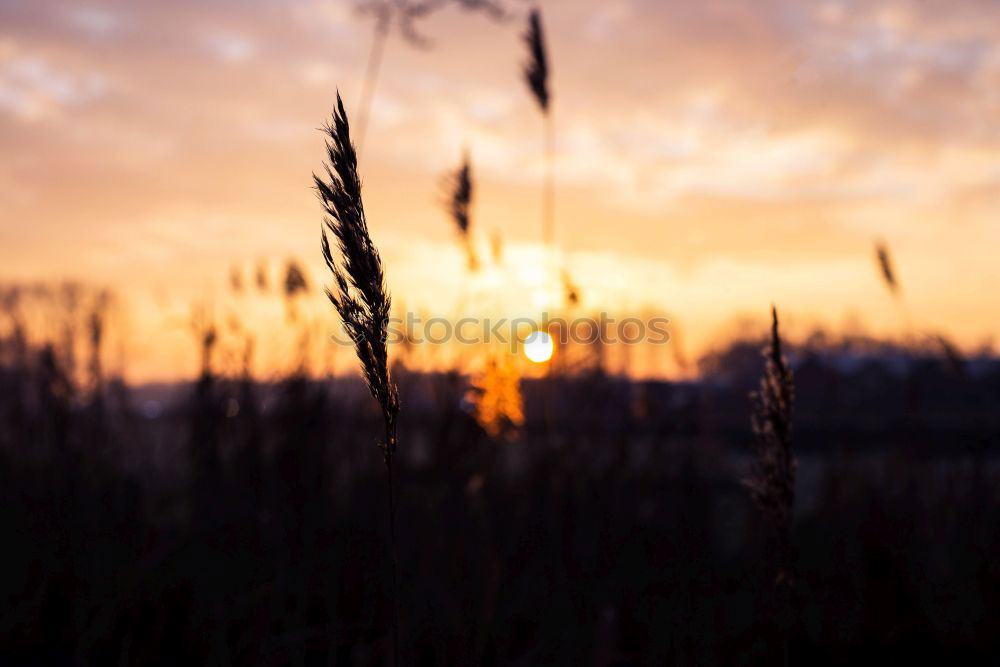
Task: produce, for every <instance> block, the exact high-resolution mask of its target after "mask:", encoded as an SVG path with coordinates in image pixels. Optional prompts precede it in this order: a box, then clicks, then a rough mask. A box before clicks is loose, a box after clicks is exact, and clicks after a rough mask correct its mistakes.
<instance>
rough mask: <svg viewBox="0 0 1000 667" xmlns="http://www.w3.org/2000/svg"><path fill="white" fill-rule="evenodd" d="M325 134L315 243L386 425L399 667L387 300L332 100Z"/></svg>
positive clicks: (343, 123) (395, 402) (351, 155)
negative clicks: (320, 212)
mask: <svg viewBox="0 0 1000 667" xmlns="http://www.w3.org/2000/svg"><path fill="white" fill-rule="evenodd" d="M324 132H325V134H326V135H327V137H328V140H327V141H326V153H327V160H328V162H326V163H325V164H324V171H325V178H321V177H319V176H316V175H315V174H313V182H314V184H315V186H316V190H317V192H318V195H319V199H320V201H321V203H322V205H323V210H324V211H325V212H326V215H325V216H324V218H323V227H322V228H321V229H322V231H321V235H320V243H321V247H322V251H323V259H324V260H325V261H326V265H327V267H328V268H329V269H330V273H331V274H332V275H333V280H334V283H335V286H334V288H333V289H331V288H329V287H327V288H326V295H327V297H328V298H329V299H330V302H331V303H332V304H333V306H334V308H335V309H336V310H337V313H338V314H339V315H340V318H341V320H343V323H344V327H345V329H346V330H347V333H348V334H349V335H350V337H351V339H352V340H353V341H354V348H355V351H356V352H357V355H358V359H359V360H360V361H361V368H362V371H363V374H364V378H365V382H366V384H367V385H368V389H369V390H370V391H371V393H372V396H373V397H374V398H375V400H376V401H378V404H379V407H380V408H381V411H382V418H383V422H384V426H385V439H384V441H383V442H381V443H380V445H379V446H380V447H381V449H382V457H383V461H384V463H385V470H386V488H387V491H388V500H389V547H390V556H391V560H392V645H393V659H394V664H397V665H398V664H399V575H398V559H397V554H396V501H395V490H394V486H393V468H392V463H393V456H394V455H395V453H396V444H397V442H396V419H397V417H398V415H399V395H398V393H397V390H396V384H395V383H394V382H393V380H392V379H391V378H390V377H389V364H388V350H387V348H386V339H387V334H388V331H387V329H388V323H389V313H390V307H391V299H390V297H389V294H388V292H387V290H386V286H385V276H384V273H383V270H382V259H381V258H380V257H379V253H378V249H377V248H376V247H375V244H374V243H372V240H371V236H370V235H369V234H368V222H367V220H366V218H365V209H364V204H363V203H362V200H361V179H360V178H359V177H358V157H357V153H356V151H355V148H354V145H353V144H352V143H351V132H350V126H349V124H348V121H347V114H346V113H345V112H344V103H343V101H342V100H341V98H340V93H339V92H338V93H337V106H336V108H335V109H334V111H333V124H332V125H327V126H326V127H325V128H324ZM327 232H330V233H331V234H332V235H333V236H334V237H335V238H336V239H337V245H338V248H337V249H338V255H339V261H338V260H337V259H335V258H334V254H333V249H332V248H331V246H330V240H329V238H328V236H327Z"/></svg>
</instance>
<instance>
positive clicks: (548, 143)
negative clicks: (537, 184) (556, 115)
mask: <svg viewBox="0 0 1000 667" xmlns="http://www.w3.org/2000/svg"><path fill="white" fill-rule="evenodd" d="M543 141H544V151H545V176H544V181H543V183H542V243H543V244H544V245H545V253H546V255H547V262H548V273H549V287H550V288H551V289H554V288H555V284H556V282H557V281H556V238H555V237H556V167H555V156H556V132H555V120H553V117H552V110H551V108H550V109H549V111H548V112H547V113H545V116H544V139H543Z"/></svg>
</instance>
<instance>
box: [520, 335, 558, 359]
mask: <svg viewBox="0 0 1000 667" xmlns="http://www.w3.org/2000/svg"><path fill="white" fill-rule="evenodd" d="M552 349H553V346H552V337H551V336H549V334H547V333H546V332H544V331H532V332H531V334H529V335H528V337H527V338H525V339H524V356H526V357H528V359H530V360H531V361H534V362H535V363H536V364H544V363H545V362H546V361H548V360H549V359H551V358H552Z"/></svg>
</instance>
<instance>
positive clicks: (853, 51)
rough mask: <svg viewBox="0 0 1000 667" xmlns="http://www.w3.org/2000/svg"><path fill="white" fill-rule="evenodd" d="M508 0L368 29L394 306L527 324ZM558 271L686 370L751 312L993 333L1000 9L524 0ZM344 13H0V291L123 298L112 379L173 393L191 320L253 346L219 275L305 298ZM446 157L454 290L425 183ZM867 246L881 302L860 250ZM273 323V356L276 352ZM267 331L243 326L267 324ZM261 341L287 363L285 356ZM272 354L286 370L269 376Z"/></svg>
mask: <svg viewBox="0 0 1000 667" xmlns="http://www.w3.org/2000/svg"><path fill="white" fill-rule="evenodd" d="M529 6H530V5H529V4H528V3H527V2H523V1H522V0H507V2H506V4H505V7H506V8H507V10H508V18H507V19H506V20H502V21H498V20H494V19H491V18H489V17H488V16H486V15H485V14H484V13H483V12H476V11H465V10H462V9H460V8H459V7H458V6H457V3H455V6H447V7H445V8H443V9H441V10H439V11H436V12H434V13H432V14H431V15H429V16H426V17H424V18H423V19H422V20H421V21H420V23H419V24H418V28H419V30H420V32H421V34H422V35H424V37H425V38H426V39H427V44H426V45H424V46H422V47H418V46H415V45H413V44H410V43H407V42H406V41H405V40H404V39H402V38H401V36H400V33H399V32H398V31H396V30H394V31H393V32H391V33H390V36H389V38H388V41H387V45H386V51H385V54H384V59H383V62H382V67H381V70H380V75H379V78H378V83H377V87H376V90H375V94H374V98H373V103H372V107H371V120H370V123H369V126H368V131H367V134H366V137H365V141H364V143H363V145H362V147H361V158H360V171H361V173H362V177H363V180H364V186H365V190H364V196H365V205H366V208H367V214H368V218H369V224H370V227H371V231H372V235H373V237H374V239H375V241H376V243H377V244H378V246H379V247H380V248H381V251H382V255H383V260H384V262H385V265H386V271H387V280H388V283H389V287H390V289H391V290H392V292H393V294H394V296H395V298H396V301H397V303H402V304H405V306H406V308H408V309H411V310H417V311H421V312H425V313H434V314H455V313H459V312H462V313H464V312H467V311H473V310H474V311H477V312H503V313H520V312H528V311H531V310H532V309H537V307H538V306H539V304H540V303H544V296H542V297H540V296H539V290H540V289H541V287H540V281H542V282H544V280H543V278H542V277H540V276H544V271H540V270H539V265H540V263H541V258H543V257H544V253H543V251H542V248H541V245H540V239H541V233H540V222H539V216H540V206H541V185H540V184H541V179H542V176H543V173H544V164H545V163H544V159H543V152H542V146H543V140H542V136H543V135H542V128H543V125H542V120H541V116H540V114H539V112H538V109H537V107H536V106H535V104H534V101H533V99H532V97H531V96H530V94H529V92H528V90H527V88H526V86H525V85H524V83H523V80H522V78H521V67H522V64H523V62H524V58H525V48H524V45H523V43H522V41H521V34H522V32H523V31H524V26H525V12H526V10H527V8H528V7H529ZM539 6H540V7H541V10H542V16H543V24H544V26H545V30H546V36H547V38H548V48H549V56H550V60H551V70H552V72H551V81H550V85H551V90H552V96H553V113H554V119H555V128H556V130H555V131H556V157H555V173H556V176H555V178H556V239H557V246H558V257H559V262H560V264H561V265H562V266H564V267H565V268H566V269H567V270H568V271H569V272H570V274H571V275H572V276H573V280H574V282H575V283H576V284H577V285H578V286H579V288H580V294H581V297H582V303H581V305H580V306H579V310H580V311H587V312H597V311H600V310H608V311H610V312H615V313H622V314H634V313H637V312H643V313H646V312H650V313H654V312H655V313H661V314H665V315H666V316H668V317H669V318H670V319H671V322H672V326H673V327H675V330H676V332H677V334H678V335H677V340H678V341H679V340H683V341H684V345H685V346H686V347H687V350H686V353H687V354H689V355H695V356H696V355H697V354H698V353H699V352H702V351H704V350H706V349H710V348H711V347H712V346H713V345H718V344H719V341H720V340H722V339H723V338H724V337H726V336H728V335H731V334H732V333H733V332H734V331H736V330H738V329H739V328H740V327H744V328H746V327H750V328H752V327H751V324H749V323H753V327H756V326H758V325H760V326H761V327H762V326H763V323H764V321H765V318H766V316H767V313H768V309H769V306H770V304H771V303H775V304H777V305H778V307H779V309H780V310H781V311H782V312H783V313H784V315H785V318H784V319H785V321H786V322H788V325H789V330H790V331H791V332H792V333H793V334H794V333H795V332H801V333H804V332H806V331H808V330H809V329H810V328H811V327H814V326H824V327H826V328H828V329H830V330H833V331H848V330H849V331H867V332H871V333H873V334H877V335H885V336H901V335H903V334H904V333H906V334H908V335H922V334H923V333H925V332H932V331H933V332H944V333H947V334H948V335H949V336H951V337H953V338H954V339H955V340H956V341H957V342H958V343H959V344H960V345H962V346H963V347H965V348H966V349H972V348H974V347H976V346H980V345H983V344H985V343H987V342H989V341H990V340H992V337H993V335H994V332H995V329H996V324H997V320H996V313H997V312H998V311H1000V290H997V289H996V287H997V286H998V285H1000V263H998V262H997V261H996V254H997V248H998V247H1000V244H998V242H1000V226H998V225H997V223H996V221H995V217H996V212H997V210H998V206H1000V121H998V120H997V119H998V118H1000V113H998V111H1000V39H998V37H1000V4H997V3H996V2H994V1H993V0H919V1H885V2H882V1H878V0H863V1H861V0H859V1H846V0H845V1H839V0H828V1H816V2H804V1H798V0H796V1H792V0H786V1H779V0H757V1H755V2H745V1H737V0H728V1H723V0H703V1H701V2H697V3H692V2H688V1H686V0H684V1H681V0H588V1H585V0H547V1H545V2H542V3H540V5H539ZM357 7H358V5H357V4H356V3H354V2H350V1H349V0H173V1H171V2H152V1H145V2H143V1H138V0H107V1H103V2H97V1H95V2H70V1H56V0H0V146H2V147H3V158H2V159H0V281H3V282H24V281H60V280H64V279H73V280H80V281H84V282H86V283H88V284H95V285H107V286H110V287H112V288H113V289H114V290H115V291H116V292H117V293H119V294H120V296H121V300H122V302H123V303H126V304H127V305H128V306H127V309H126V310H127V312H128V316H127V317H126V318H124V319H125V320H127V325H123V326H125V328H127V330H128V336H123V337H125V338H127V339H128V340H129V342H128V345H127V348H128V349H127V351H126V352H123V353H122V354H123V356H127V357H128V367H129V374H130V375H131V376H133V377H134V378H138V379H152V378H173V377H180V376H184V375H190V374H191V373H192V372H194V370H195V369H196V367H197V355H196V354H195V348H194V346H193V344H192V343H191V341H190V335H189V331H188V328H187V327H185V326H184V321H185V318H186V317H188V316H187V313H189V312H190V307H191V304H192V303H200V304H203V305H204V304H208V307H209V308H210V309H211V311H212V312H213V313H216V316H217V317H218V318H220V319H222V318H225V317H230V318H231V317H233V316H234V315H235V316H238V317H239V318H240V319H241V320H242V322H243V326H244V327H247V328H258V329H260V330H262V331H263V330H269V331H270V330H274V331H276V330H279V329H289V328H291V329H294V327H293V326H292V325H290V324H289V323H288V321H287V320H288V318H287V317H286V316H285V315H286V313H284V311H283V309H282V307H281V305H280V303H278V302H277V301H275V303H249V297H246V296H243V297H239V298H237V297H235V296H233V295H229V294H227V285H228V284H229V276H230V273H231V271H232V269H233V268H234V267H236V268H237V270H238V271H241V272H249V271H251V270H252V267H254V266H256V265H257V264H258V263H264V264H265V265H266V266H267V267H269V271H271V272H273V273H274V274H275V275H277V273H278V272H279V271H280V267H281V266H282V265H283V263H284V262H286V261H287V260H288V259H290V258H295V259H297V260H298V261H300V262H302V263H303V264H304V265H305V266H306V268H307V273H308V275H309V277H310V281H311V283H312V287H313V289H311V290H310V292H309V294H308V295H307V296H306V297H304V298H303V299H302V301H303V303H302V304H301V305H300V306H298V307H299V308H301V309H302V310H303V311H304V312H306V313H309V314H311V315H310V316H313V317H314V318H315V319H316V328H317V330H319V331H322V328H323V327H324V326H328V324H326V323H325V322H326V320H325V319H323V318H326V317H328V316H329V312H328V311H329V307H328V305H327V304H325V303H324V300H323V299H324V298H323V296H322V293H321V291H320V290H319V289H318V285H319V284H321V283H322V282H323V280H324V276H323V267H322V261H321V258H320V253H319V243H318V237H319V229H320V220H321V217H322V216H321V211H320V208H319V205H318V203H317V201H316V198H315V194H314V192H313V191H312V189H311V174H312V172H313V171H317V170H319V169H320V168H321V164H322V159H323V142H322V135H321V134H320V132H319V131H318V130H317V128H319V127H321V126H322V125H323V123H324V122H326V120H327V119H328V118H329V113H330V110H331V107H332V104H333V101H334V99H335V91H336V90H337V89H339V90H340V92H341V94H342V95H343V97H344V100H345V105H346V107H347V109H348V113H349V114H350V115H352V116H354V115H356V114H357V111H358V105H359V99H360V96H361V89H362V83H363V76H364V73H365V68H366V64H367V62H368V56H369V51H370V49H371V45H372V38H373V18H372V17H371V16H370V15H365V14H363V13H360V12H358V11H357ZM464 150H468V152H469V154H470V155H471V159H472V164H473V170H474V175H475V179H476V199H475V207H474V211H473V233H474V238H475V239H476V243H477V244H478V245H479V247H480V249H481V252H482V253H483V254H484V256H487V255H488V254H489V251H488V247H489V243H490V241H489V240H490V239H491V238H492V237H493V236H494V235H499V236H500V237H502V239H503V247H504V253H503V254H504V257H503V263H502V264H501V265H499V266H492V265H491V266H489V267H487V269H486V270H484V271H482V272H481V273H480V274H479V275H476V276H473V277H470V276H468V275H467V273H466V271H465V260H464V258H463V255H462V250H461V247H460V246H459V244H458V243H457V239H456V234H455V231H454V229H453V226H452V225H451V223H450V222H449V220H448V218H447V216H446V214H445V213H444V211H443V209H442V206H441V200H442V196H443V193H442V180H443V178H444V175H445V174H446V173H447V172H448V171H449V170H452V169H454V168H455V167H457V166H458V164H459V161H460V159H461V156H462V153H463V151H464ZM877 240H882V241H884V242H885V243H886V244H887V246H888V247H889V249H890V251H891V253H892V256H893V260H894V262H895V264H896V270H897V273H898V276H899V279H900V283H901V285H902V303H898V302H897V301H894V299H893V298H892V297H891V295H890V294H889V292H888V291H887V290H886V289H885V287H884V285H883V284H882V283H881V282H880V276H879V273H878V270H877V267H876V265H875V260H874V250H873V248H874V244H875V242H876V241H877ZM281 335H290V334H288V332H287V331H286V332H285V334H280V333H274V334H273V336H272V338H271V339H270V340H271V341H272V342H271V346H272V347H283V344H282V343H280V342H278V341H281V340H284V339H282V338H281V337H280V336H281ZM262 336H263V334H262ZM284 347H287V346H284ZM274 359H275V360H276V361H274V362H273V363H279V361H277V360H279V359H284V357H282V356H281V354H277V356H275V357H274Z"/></svg>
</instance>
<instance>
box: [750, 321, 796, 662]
mask: <svg viewBox="0 0 1000 667" xmlns="http://www.w3.org/2000/svg"><path fill="white" fill-rule="evenodd" d="M763 354H764V359H765V367H764V375H763V377H762V378H761V380H760V388H759V389H758V390H757V391H756V392H754V393H753V394H751V400H752V403H753V411H752V413H751V424H752V427H753V433H754V437H755V439H756V451H755V454H756V457H755V461H754V468H753V472H752V473H751V475H750V476H749V477H748V478H747V479H745V480H744V481H743V484H744V486H745V487H746V488H747V490H748V491H749V492H750V497H751V498H752V499H753V501H754V503H755V504H756V505H757V507H758V508H759V509H760V511H761V512H762V513H763V515H764V518H765V520H766V521H767V524H768V528H769V532H770V535H769V537H770V540H769V541H770V546H771V547H772V549H773V551H772V553H773V554H774V558H773V560H772V569H773V572H774V578H773V587H774V614H775V615H774V621H775V626H776V628H775V629H776V631H777V634H778V641H779V643H780V645H781V651H782V654H783V656H784V664H786V665H787V664H788V626H789V623H790V616H791V610H790V603H791V595H790V592H791V588H792V580H793V579H792V552H791V523H792V509H793V507H794V504H795V471H796V467H797V463H796V460H795V457H794V456H793V454H792V407H793V404H794V402H795V384H794V382H793V379H792V371H791V369H790V368H789V367H788V361H787V360H786V359H785V356H784V354H783V353H782V349H781V335H780V333H779V331H778V310H777V308H775V307H774V306H771V341H770V343H769V344H768V346H767V347H766V348H765V349H764V353H763Z"/></svg>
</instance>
